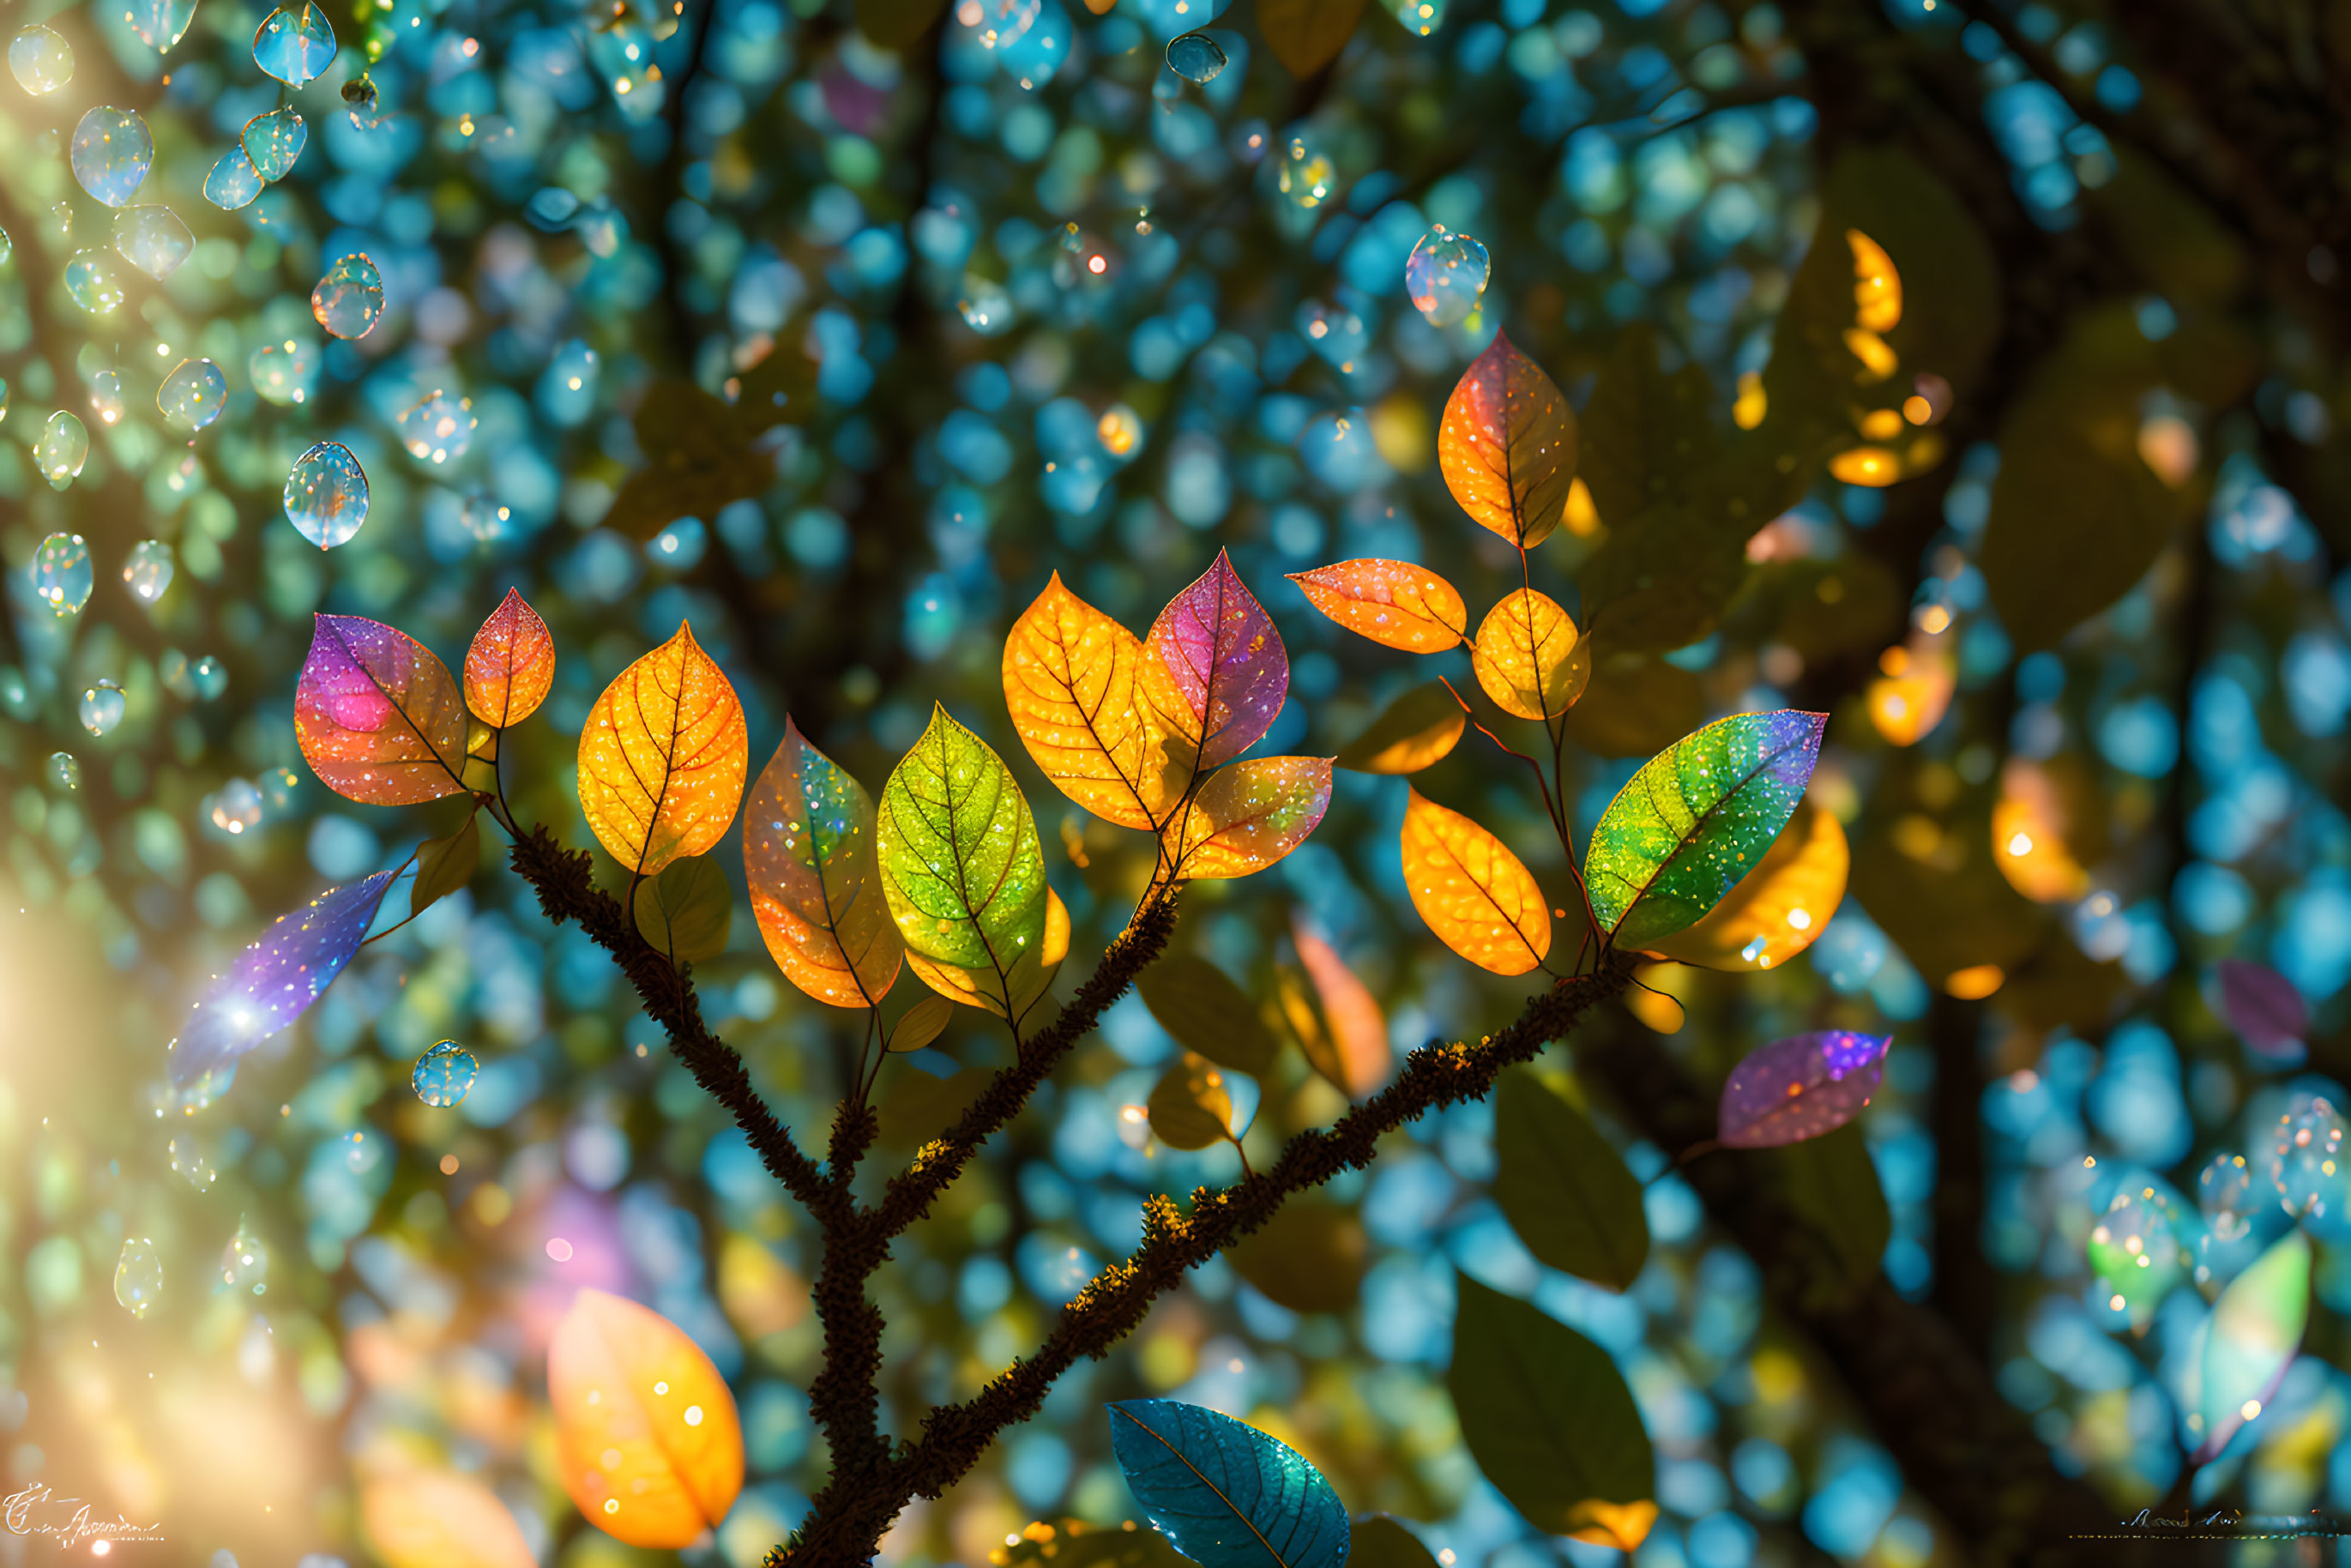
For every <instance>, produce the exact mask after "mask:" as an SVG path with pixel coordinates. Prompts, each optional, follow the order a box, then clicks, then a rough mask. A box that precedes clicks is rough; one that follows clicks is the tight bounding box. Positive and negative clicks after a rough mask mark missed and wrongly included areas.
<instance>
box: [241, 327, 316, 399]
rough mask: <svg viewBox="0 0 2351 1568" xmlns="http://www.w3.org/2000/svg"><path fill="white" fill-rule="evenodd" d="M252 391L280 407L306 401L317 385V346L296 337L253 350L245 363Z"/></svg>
mask: <svg viewBox="0 0 2351 1568" xmlns="http://www.w3.org/2000/svg"><path fill="white" fill-rule="evenodd" d="M246 374H247V375H249V376H250V377H252V379H253V390H254V391H255V392H259V393H260V394H261V399H262V401H263V402H274V403H276V404H277V406H278V407H280V408H286V407H288V406H291V405H292V404H295V403H300V402H309V401H310V393H311V392H312V391H314V390H315V389H316V388H317V386H318V384H319V349H318V345H317V344H315V343H307V342H304V341H302V340H299V339H297V338H288V339H287V340H285V341H284V342H283V343H269V344H266V345H265V346H263V347H261V348H258V349H256V350H254V351H253V358H252V359H250V360H248V361H246Z"/></svg>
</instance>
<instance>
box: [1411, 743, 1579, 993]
mask: <svg viewBox="0 0 2351 1568" xmlns="http://www.w3.org/2000/svg"><path fill="white" fill-rule="evenodd" d="M1404 883H1405V892H1407V893H1409V894H1411V895H1412V906H1413V907H1414V908H1415V909H1416V910H1418V911H1419V912H1420V917H1421V918H1422V919H1423V920H1426V922H1428V928H1429V929H1430V930H1431V931H1434V932H1435V933H1437V940H1438V941H1440V942H1442V943H1444V944H1445V945H1446V946H1447V947H1450V948H1452V949H1453V950H1454V951H1455V952H1456V953H1458V954H1460V955H1461V956H1463V957H1464V958H1467V959H1468V960H1469V961H1470V962H1471V963H1473V964H1475V965H1477V966H1478V967H1479V968H1481V969H1490V970H1492V971H1493V972H1494V973H1495V974H1497V975H1523V974H1525V973H1526V972H1527V971H1528V970H1530V969H1531V968H1533V967H1535V966H1536V965H1538V964H1540V963H1541V962H1542V961H1543V958H1544V957H1545V956H1547V955H1548V954H1549V953H1550V952H1551V907H1550V905H1549V904H1548V903H1546V902H1545V900H1544V898H1543V895H1542V889H1541V888H1540V887H1538V886H1536V885H1535V879H1534V878H1533V876H1531V874H1529V873H1528V871H1527V868H1526V865H1525V863H1524V862H1521V861H1520V859H1519V857H1518V856H1516V855H1514V854H1512V853H1511V852H1510V849H1509V848H1508V846H1506V845H1505V844H1504V843H1503V842H1502V841H1501V840H1499V839H1498V838H1496V837H1495V836H1494V835H1493V834H1491V833H1489V832H1488V831H1486V830H1485V829H1483V828H1481V827H1479V825H1478V824H1477V823H1475V822H1473V821H1470V820H1469V819H1468V818H1467V817H1465V816H1463V815H1462V814H1461V813H1460V812H1458V811H1455V810H1448V809H1447V808H1446V807H1443V806H1440V805H1438V804H1437V802H1436V801H1434V800H1430V799H1429V798H1428V797H1427V796H1426V795H1423V794H1422V793H1421V792H1420V791H1419V790H1417V789H1409V788H1407V791H1406V794H1405V809H1404Z"/></svg>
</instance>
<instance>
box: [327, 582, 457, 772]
mask: <svg viewBox="0 0 2351 1568" xmlns="http://www.w3.org/2000/svg"><path fill="white" fill-rule="evenodd" d="M294 738H295V741H296V742H297V744H298V745H299V746H300V747H301V748H302V757H303V759H304V760H305V761H307V762H308V763H309V764H310V770H311V771H312V772H314V773H316V774H317V775H318V776H319V782H320V783H322V784H324V785H325V786H326V787H327V788H328V789H332V790H333V791H334V792H335V793H336V794H338V795H341V796H344V797H345V798H347V799H350V800H359V801H362V802H364V803H365V804H367V805H371V806H413V805H415V804H417V803H419V802H420V801H424V800H440V799H441V798H442V797H443V796H444V795H456V794H461V793H463V792H464V790H465V784H464V782H463V781H462V780H463V778H464V773H465V701H464V699H463V698H461V697H460V696H459V695H457V683H456V682H455V680H453V679H451V678H450V675H449V667H448V666H447V665H446V664H443V663H442V662H441V661H440V660H439V659H437V658H435V657H434V653H433V650H431V649H430V648H427V647H426V646H424V644H423V643H419V642H418V641H417V640H416V639H415V638H413V637H411V636H410V635H409V634H408V633H407V632H402V631H401V630H400V629H399V628H397V627H393V626H387V625H385V624H384V623H383V622H381V621H370V620H367V619H366V618H365V617H363V616H358V615H321V616H319V617H318V618H317V625H316V629H315V630H314V631H313V632H312V633H311V637H310V656H309V658H308V660H307V661H305V663H304V664H303V665H302V678H301V681H300V683H299V684H298V685H297V686H296V687H295V689H294Z"/></svg>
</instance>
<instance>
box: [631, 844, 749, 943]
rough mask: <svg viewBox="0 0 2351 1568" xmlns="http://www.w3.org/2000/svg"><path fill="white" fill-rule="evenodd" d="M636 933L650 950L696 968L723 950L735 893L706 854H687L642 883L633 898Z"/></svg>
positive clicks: (732, 922)
mask: <svg viewBox="0 0 2351 1568" xmlns="http://www.w3.org/2000/svg"><path fill="white" fill-rule="evenodd" d="M635 908H636V917H637V931H638V933H639V934H640V935H641V936H643V937H644V939H645V940H646V941H647V942H649V943H651V944H652V945H653V949H654V951H656V952H661V953H666V954H668V955H669V956H671V957H673V958H674V959H676V960H677V961H678V962H679V963H682V964H683V963H693V964H701V963H706V962H708V961H709V960H710V959H713V958H716V957H717V956H718V955H720V954H721V953H724V952H725V951H726V934H727V932H728V930H729V929H731V928H732V927H733V925H734V924H735V890H734V889H733V888H730V887H728V886H727V885H726V873H725V872H723V871H721V870H719V869H718V862H716V861H715V860H712V859H711V858H710V857H708V856H707V855H688V856H686V857H684V859H682V860H674V861H672V862H670V863H669V864H667V865H665V866H664V867H663V868H662V870H661V874H660V875H658V876H654V877H649V878H647V879H646V881H645V883H644V884H643V886H641V887H639V888H638V889H637V894H636V904H635Z"/></svg>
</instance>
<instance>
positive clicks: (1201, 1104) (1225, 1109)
mask: <svg viewBox="0 0 2351 1568" xmlns="http://www.w3.org/2000/svg"><path fill="white" fill-rule="evenodd" d="M1145 1109H1147V1110H1148V1111H1149V1112H1150V1113H1151V1131H1152V1134H1153V1136H1155V1137H1156V1138H1157V1139H1158V1140H1159V1141H1160V1142H1161V1143H1163V1144H1165V1145H1167V1146H1168V1147H1169V1148H1171V1149H1205V1148H1207V1147H1208V1146H1209V1145H1212V1144H1221V1143H1223V1142H1224V1141H1225V1140H1226V1139H1227V1138H1228V1137H1230V1136H1232V1124H1233V1096H1232V1092H1231V1091H1230V1090H1228V1089H1227V1088H1226V1087H1225V1075H1224V1074H1223V1073H1221V1072H1219V1071H1217V1067H1216V1064H1215V1063H1214V1062H1212V1061H1209V1060H1208V1059H1207V1057H1205V1056H1198V1055H1195V1054H1194V1053H1193V1052H1191V1051H1186V1052H1185V1053H1184V1054H1183V1056H1182V1057H1181V1058H1180V1059H1178V1060H1177V1061H1176V1062H1175V1065H1174V1066H1173V1067H1170V1068H1169V1069H1168V1070H1167V1071H1165V1072H1164V1073H1162V1074H1161V1075H1160V1078H1159V1082H1157V1083H1156V1084H1155V1085H1154V1086H1153V1088H1152V1091H1151V1100H1150V1103H1149V1104H1148V1105H1147V1106H1146V1107H1145Z"/></svg>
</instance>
